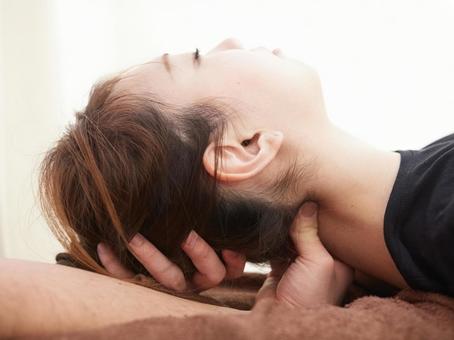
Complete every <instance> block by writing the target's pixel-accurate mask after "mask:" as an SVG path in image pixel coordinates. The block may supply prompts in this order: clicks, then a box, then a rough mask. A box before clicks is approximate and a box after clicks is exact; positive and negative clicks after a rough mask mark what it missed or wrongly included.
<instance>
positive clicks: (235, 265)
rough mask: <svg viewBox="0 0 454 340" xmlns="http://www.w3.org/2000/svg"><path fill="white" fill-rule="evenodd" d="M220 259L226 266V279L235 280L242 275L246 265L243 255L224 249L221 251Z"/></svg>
mask: <svg viewBox="0 0 454 340" xmlns="http://www.w3.org/2000/svg"><path fill="white" fill-rule="evenodd" d="M222 258H223V259H224V262H225V264H226V274H225V278H226V279H236V278H238V277H240V276H241V275H243V272H244V267H245V265H246V256H245V255H243V254H241V253H237V252H236V251H233V250H229V249H224V250H222Z"/></svg>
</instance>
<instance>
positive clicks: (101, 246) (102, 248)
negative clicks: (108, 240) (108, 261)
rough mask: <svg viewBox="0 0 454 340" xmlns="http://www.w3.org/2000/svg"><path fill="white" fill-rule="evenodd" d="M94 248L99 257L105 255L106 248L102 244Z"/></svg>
mask: <svg viewBox="0 0 454 340" xmlns="http://www.w3.org/2000/svg"><path fill="white" fill-rule="evenodd" d="M96 248H97V250H98V254H100V255H101V256H102V255H104V254H105V253H106V246H105V245H104V244H102V243H98V246H97V247H96Z"/></svg>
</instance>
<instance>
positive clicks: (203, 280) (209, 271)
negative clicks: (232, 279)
mask: <svg viewBox="0 0 454 340" xmlns="http://www.w3.org/2000/svg"><path fill="white" fill-rule="evenodd" d="M181 247H182V248H183V250H184V252H185V253H186V254H187V255H188V256H189V257H190V258H191V260H192V263H193V264H194V266H195V267H196V268H197V270H198V272H196V273H195V274H194V276H193V279H192V281H193V283H194V285H195V287H197V288H198V289H208V288H211V287H214V286H216V285H218V284H219V283H220V282H221V281H222V280H223V279H224V277H225V274H226V269H225V266H224V264H223V263H222V262H221V260H220V259H219V257H218V255H217V254H216V252H215V251H214V250H213V248H211V246H210V245H209V244H208V243H206V242H205V240H203V239H202V238H201V237H200V236H199V235H198V234H197V233H196V232H195V231H194V230H192V231H191V232H190V233H189V236H188V237H187V238H186V240H185V241H184V242H183V244H182V245H181Z"/></svg>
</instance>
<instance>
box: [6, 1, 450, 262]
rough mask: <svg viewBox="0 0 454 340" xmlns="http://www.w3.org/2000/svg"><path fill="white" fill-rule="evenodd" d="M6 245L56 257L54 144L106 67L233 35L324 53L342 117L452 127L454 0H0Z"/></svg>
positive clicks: (25, 254)
mask: <svg viewBox="0 0 454 340" xmlns="http://www.w3.org/2000/svg"><path fill="white" fill-rule="evenodd" d="M0 1H1V2H0V256H3V257H14V258H22V259H33V260H37V261H49V262H50V261H53V257H54V255H55V253H56V252H57V250H58V249H59V246H58V244H57V243H56V241H54V239H53V236H52V235H51V234H50V233H49V231H48V229H47V227H46V225H45V222H44V221H43V219H42V217H41V216H40V211H39V207H38V204H37V202H36V201H35V197H36V175H37V172H38V166H39V161H40V159H41V158H42V156H43V154H44V152H45V151H46V150H47V149H48V148H49V147H50V146H51V145H52V143H53V142H54V141H56V140H57V139H58V137H59V135H60V134H61V132H62V131H63V129H64V126H65V124H66V123H67V122H68V121H70V120H71V119H72V115H73V112H74V111H75V110H77V109H81V108H82V107H83V106H84V105H85V104H86V101H87V96H88V93H89V90H90V87H91V85H92V84H93V83H94V82H95V80H96V79H98V78H99V77H101V76H103V75H106V74H109V73H112V72H115V71H118V70H120V69H122V68H124V67H127V66H130V65H132V64H136V63H141V62H144V61H147V60H149V59H152V58H154V57H155V56H157V55H160V54H162V53H163V52H169V53H180V52H188V51H192V50H193V49H195V47H198V48H199V49H200V50H201V53H204V52H206V51H208V50H209V49H210V48H212V47H214V45H216V44H217V43H218V42H220V41H221V40H223V39H224V38H227V37H236V38H238V39H239V40H240V41H242V42H243V43H244V45H245V47H247V48H252V47H256V46H259V45H263V46H267V47H269V48H275V47H280V48H282V49H283V51H284V53H285V54H286V55H288V56H291V57H294V58H297V59H301V60H303V61H305V62H306V63H308V64H311V65H313V66H315V67H316V68H317V69H318V70H319V72H320V74H321V78H322V82H323V86H324V90H325V98H326V103H327V109H328V112H329V115H330V116H331V117H332V120H333V121H335V122H336V123H337V124H338V125H340V126H341V127H343V128H344V129H346V130H348V131H349V132H351V133H352V134H354V135H356V136H358V137H360V138H362V139H364V140H367V141H368V142H369V143H371V144H373V145H375V146H377V147H380V148H383V149H410V148H420V147H422V146H423V145H425V144H427V143H429V142H431V141H433V140H435V139H436V138H439V137H441V136H443V135H446V134H448V133H451V132H454V93H453V90H454V80H453V79H454V46H453V41H454V0H426V1H422V0H420V1H418V0H381V1H379V0H375V1H373V0H343V1H337V0H312V1H309V0H305V1H303V0H298V1H296V0H295V1H290V0H279V1H276V0H274V1H265V0H254V1H252V0H249V1H247V0H229V1H214V0H204V1H196V0H192V1H185V0H181V1H178V0H166V1H155V0H150V1H144V0H77V1H75V0H66V1H63V0H61V1H57V0H55V1H52V0H41V1H38V0H29V1H27V0H0Z"/></svg>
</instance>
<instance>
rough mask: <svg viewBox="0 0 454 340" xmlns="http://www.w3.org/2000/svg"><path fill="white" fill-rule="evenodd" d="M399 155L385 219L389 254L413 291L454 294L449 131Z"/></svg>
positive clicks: (453, 159) (453, 176) (453, 165)
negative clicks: (443, 135) (423, 145)
mask: <svg viewBox="0 0 454 340" xmlns="http://www.w3.org/2000/svg"><path fill="white" fill-rule="evenodd" d="M394 152H398V153H400V155H401V161H400V166H399V170H398V173H397V177H396V180H395V182H394V186H393V189H392V191H391V195H390V198H389V201H388V204H387V207H386V211H385V216H384V237H385V243H386V246H387V247H388V250H389V252H390V254H391V256H392V258H393V260H394V262H395V264H396V266H397V268H398V269H399V271H400V273H401V274H402V276H403V277H404V279H405V280H406V281H407V283H408V285H409V286H410V287H412V288H414V289H420V290H426V291H433V292H438V293H444V294H447V295H450V296H454V133H453V134H450V135H448V136H446V137H444V138H441V139H439V140H437V141H435V142H433V143H431V144H429V145H427V146H425V147H423V148H422V149H420V150H395V151H394Z"/></svg>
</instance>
